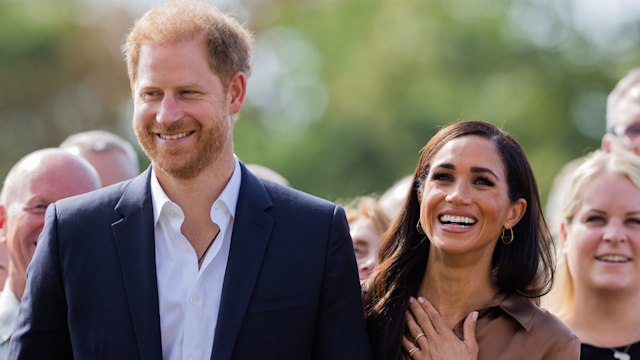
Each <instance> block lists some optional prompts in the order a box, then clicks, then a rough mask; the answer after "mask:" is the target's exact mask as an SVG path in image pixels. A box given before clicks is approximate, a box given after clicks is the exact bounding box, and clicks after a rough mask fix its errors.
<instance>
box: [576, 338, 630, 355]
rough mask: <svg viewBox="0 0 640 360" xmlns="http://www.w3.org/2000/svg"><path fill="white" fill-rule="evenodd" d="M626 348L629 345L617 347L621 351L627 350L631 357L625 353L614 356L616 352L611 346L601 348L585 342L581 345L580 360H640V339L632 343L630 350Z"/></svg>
mask: <svg viewBox="0 0 640 360" xmlns="http://www.w3.org/2000/svg"><path fill="white" fill-rule="evenodd" d="M626 349H627V345H625V346H619V347H617V348H615V350H617V351H620V352H621V353H622V352H626V353H627V354H629V357H625V356H624V355H623V356H618V357H614V355H615V353H614V351H613V349H611V348H599V347H596V346H593V345H589V344H584V343H583V344H582V345H581V346H580V360H608V359H613V360H640V341H639V342H636V343H633V344H631V347H629V350H626ZM625 350H626V351H625Z"/></svg>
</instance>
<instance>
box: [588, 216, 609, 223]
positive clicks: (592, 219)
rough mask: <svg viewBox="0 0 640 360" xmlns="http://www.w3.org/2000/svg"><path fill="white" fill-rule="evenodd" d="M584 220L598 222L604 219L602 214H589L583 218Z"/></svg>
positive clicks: (602, 221)
mask: <svg viewBox="0 0 640 360" xmlns="http://www.w3.org/2000/svg"><path fill="white" fill-rule="evenodd" d="M585 222H588V223H596V224H599V223H604V222H605V220H604V218H603V217H602V216H589V217H587V218H586V219H585Z"/></svg>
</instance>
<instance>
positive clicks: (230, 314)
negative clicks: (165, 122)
mask: <svg viewBox="0 0 640 360" xmlns="http://www.w3.org/2000/svg"><path fill="white" fill-rule="evenodd" d="M241 171H242V184H241V186H240V194H239V198H238V204H237V209H236V218H235V223H234V227H233V235H232V239H231V249H230V253H229V261H228V265H227V270H226V274H225V279H224V285H223V289H222V300H221V304H220V312H219V317H218V324H217V328H216V333H215V341H214V344H213V353H212V359H215V360H223V359H256V358H257V359H263V360H264V359H274V360H276V359H278V360H283V359H292V360H294V359H295V360H299V359H332V360H335V359H350V360H353V359H369V358H370V354H369V351H370V350H369V344H368V339H367V335H366V327H365V323H364V315H363V310H362V301H361V299H360V288H359V283H358V275H357V269H356V265H355V259H354V254H353V245H352V244H351V239H350V237H349V232H348V226H347V222H346V219H345V215H344V211H343V210H342V208H340V207H338V206H336V205H335V204H332V203H330V202H327V201H324V200H321V199H318V198H315V197H312V196H310V195H307V194H304V193H301V192H299V191H296V190H293V189H290V188H286V187H283V186H279V185H276V184H272V183H269V182H262V181H261V180H259V179H258V178H256V177H255V176H254V175H253V174H251V173H250V172H249V171H248V170H247V169H246V168H245V167H244V166H243V165H242V166H241ZM150 173H151V172H150V170H147V171H145V172H144V173H143V174H141V175H140V176H138V177H136V178H134V179H132V180H130V181H127V182H124V183H120V184H117V185H114V186H111V187H108V188H104V189H101V190H98V191H94V192H91V193H88V194H84V195H80V196H76V197H73V198H68V199H65V200H61V201H59V202H57V203H55V204H53V205H51V206H49V208H48V209H47V213H46V221H45V227H44V230H43V232H42V234H41V236H40V240H39V243H38V246H37V250H36V253H35V255H34V258H33V260H32V263H31V265H30V266H29V269H28V279H27V287H26V291H25V294H24V297H23V299H22V300H23V301H22V304H21V307H20V312H19V315H18V320H17V324H16V330H15V331H14V334H13V337H12V339H11V345H10V356H9V358H11V359H18V358H19V359H68V358H76V359H98V358H99V359H119V360H121V359H150V360H157V359H161V358H162V346H161V338H160V314H159V306H158V288H157V281H156V259H155V250H154V227H153V209H152V206H153V205H152V202H151V192H150V186H149V179H150Z"/></svg>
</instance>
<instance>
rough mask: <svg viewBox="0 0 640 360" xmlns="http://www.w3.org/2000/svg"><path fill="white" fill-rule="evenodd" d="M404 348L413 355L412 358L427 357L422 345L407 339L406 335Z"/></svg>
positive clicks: (419, 359)
mask: <svg viewBox="0 0 640 360" xmlns="http://www.w3.org/2000/svg"><path fill="white" fill-rule="evenodd" d="M402 348H403V349H404V351H406V352H407V354H409V355H411V358H413V359H415V360H421V359H426V357H425V355H426V354H425V352H424V351H422V349H425V348H422V347H419V346H416V345H415V344H414V343H413V342H411V340H409V339H407V337H406V336H403V337H402Z"/></svg>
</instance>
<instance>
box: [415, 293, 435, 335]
mask: <svg viewBox="0 0 640 360" xmlns="http://www.w3.org/2000/svg"><path fill="white" fill-rule="evenodd" d="M419 299H422V298H419ZM423 300H424V299H423ZM409 310H410V311H411V314H412V315H413V317H414V318H415V320H416V322H417V323H418V325H420V328H421V329H422V331H423V332H424V333H425V334H426V336H427V337H433V336H435V335H437V333H438V332H437V331H436V329H435V328H434V326H433V323H432V321H431V319H430V317H429V314H427V312H426V311H425V309H424V308H423V306H422V304H420V303H419V302H418V301H417V300H416V299H414V298H413V297H410V298H409ZM418 333H419V332H418ZM418 333H416V334H412V335H413V336H416V335H418Z"/></svg>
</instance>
